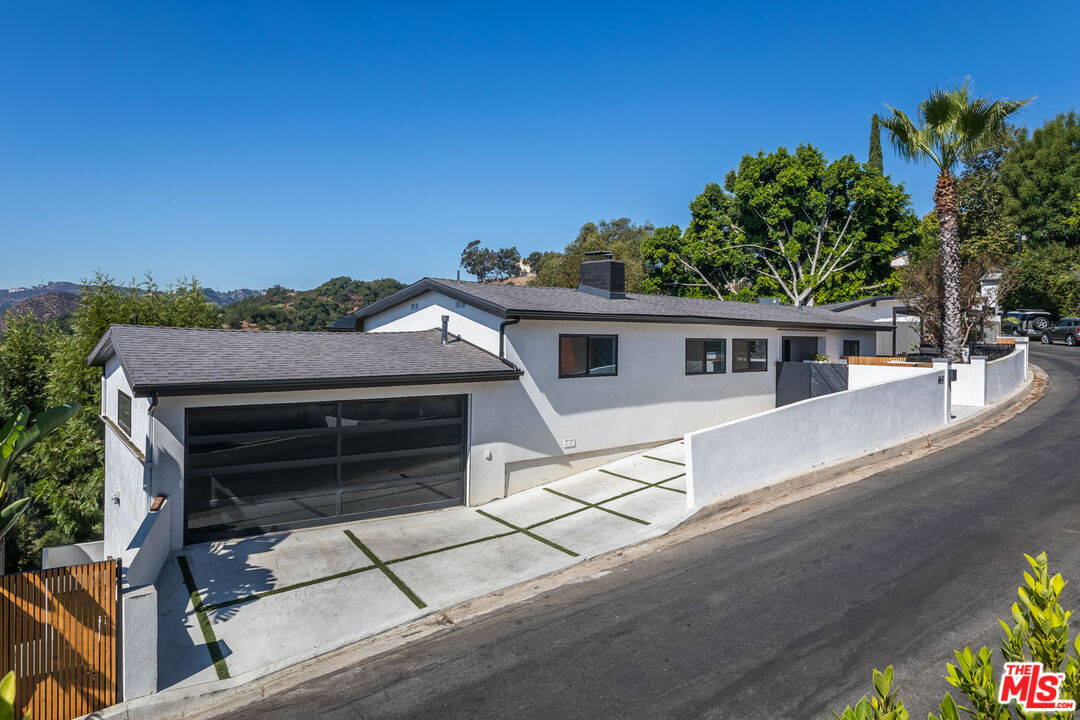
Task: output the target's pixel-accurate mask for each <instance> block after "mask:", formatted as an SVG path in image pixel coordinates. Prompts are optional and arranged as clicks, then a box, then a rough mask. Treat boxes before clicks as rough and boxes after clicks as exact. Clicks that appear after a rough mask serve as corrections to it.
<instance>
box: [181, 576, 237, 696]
mask: <svg viewBox="0 0 1080 720" xmlns="http://www.w3.org/2000/svg"><path fill="white" fill-rule="evenodd" d="M176 562H177V564H178V565H180V574H181V575H183V576H184V585H186V586H187V589H188V593H189V594H190V595H191V607H193V608H195V617H197V618H198V619H199V629H200V630H202V636H203V640H205V641H206V649H207V650H208V651H209V652H210V660H212V661H213V663H214V670H215V671H217V676H218V680H227V679H228V678H229V665H228V663H226V662H225V656H224V655H222V654H221V646H220V645H219V644H218V640H217V636H216V635H215V634H214V626H213V625H211V624H210V618H209V617H207V615H206V608H204V607H203V603H202V596H201V595H199V586H198V585H196V584H195V578H194V577H193V576H192V575H191V568H190V567H188V562H187V558H186V557H184V556H183V555H178V556H177V557H176Z"/></svg>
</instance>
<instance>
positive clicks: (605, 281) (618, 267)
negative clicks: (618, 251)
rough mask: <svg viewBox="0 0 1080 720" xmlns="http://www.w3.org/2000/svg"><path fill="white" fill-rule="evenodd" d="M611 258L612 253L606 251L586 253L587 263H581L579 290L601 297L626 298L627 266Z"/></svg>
mask: <svg viewBox="0 0 1080 720" xmlns="http://www.w3.org/2000/svg"><path fill="white" fill-rule="evenodd" d="M611 258H612V255H611V253H609V252H608V251H606V250H593V251H591V252H587V253H585V262H583V263H581V276H580V280H579V281H578V290H580V291H581V292H587V293H591V294H593V295H599V296H600V297H606V298H612V299H621V298H625V297H626V266H625V265H623V263H621V262H619V261H618V260H612V259H611Z"/></svg>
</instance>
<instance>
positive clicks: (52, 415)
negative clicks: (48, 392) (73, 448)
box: [0, 403, 79, 540]
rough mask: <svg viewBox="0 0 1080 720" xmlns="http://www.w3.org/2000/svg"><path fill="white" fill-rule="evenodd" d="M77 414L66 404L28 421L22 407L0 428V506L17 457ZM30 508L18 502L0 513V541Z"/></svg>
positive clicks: (75, 406)
mask: <svg viewBox="0 0 1080 720" xmlns="http://www.w3.org/2000/svg"><path fill="white" fill-rule="evenodd" d="M78 411H79V405H78V404H77V403H66V404H64V405H60V406H59V407H54V408H51V409H49V410H46V411H45V412H42V413H39V414H38V415H35V416H33V418H31V415H30V408H27V407H24V408H22V410H20V411H19V412H18V414H16V415H15V416H14V417H12V418H10V419H9V420H7V421H6V422H4V423H3V424H0V503H2V502H3V500H4V496H5V495H6V494H7V487H8V475H9V474H10V473H11V468H12V467H13V466H14V464H15V461H16V460H17V459H18V458H19V456H20V455H22V454H23V453H24V452H26V451H27V450H28V449H29V448H30V446H31V445H33V444H34V443H36V442H37V441H39V440H41V438H43V437H45V436H46V435H48V434H49V433H51V432H52V431H54V430H56V429H57V428H58V427H60V426H61V425H63V424H64V423H65V422H67V421H68V420H70V419H71V416H72V415H74V414H75V413H77V412H78ZM29 504H30V498H20V499H18V500H16V501H15V502H13V503H11V504H10V505H8V506H7V507H4V508H3V509H0V540H3V538H4V536H5V535H7V533H8V531H9V530H11V528H12V527H14V525H15V523H16V522H17V521H18V519H19V518H20V517H21V516H22V514H23V513H24V512H26V509H27V506H28V505H29Z"/></svg>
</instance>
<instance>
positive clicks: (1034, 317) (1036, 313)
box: [1001, 310, 1054, 337]
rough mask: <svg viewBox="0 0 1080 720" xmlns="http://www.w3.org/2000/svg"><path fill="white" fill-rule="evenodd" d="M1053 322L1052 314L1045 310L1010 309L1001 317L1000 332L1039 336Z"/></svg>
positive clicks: (1003, 333)
mask: <svg viewBox="0 0 1080 720" xmlns="http://www.w3.org/2000/svg"><path fill="white" fill-rule="evenodd" d="M1053 324H1054V316H1053V315H1052V314H1051V313H1049V312H1047V311H1046V310H1010V311H1009V312H1007V313H1005V317H1003V318H1001V334H1002V335H1026V336H1028V337H1039V336H1041V335H1042V332H1043V330H1049V329H1050V326H1051V325H1053Z"/></svg>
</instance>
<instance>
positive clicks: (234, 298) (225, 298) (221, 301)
mask: <svg viewBox="0 0 1080 720" xmlns="http://www.w3.org/2000/svg"><path fill="white" fill-rule="evenodd" d="M202 291H203V295H205V296H206V299H207V300H209V301H210V302H212V303H214V304H215V305H217V306H218V307H225V306H226V305H232V304H233V303H234V302H239V301H240V300H243V299H244V298H249V297H253V296H255V295H261V294H262V293H263V291H262V290H252V289H251V288H237V289H236V290H211V289H210V288H205V287H204V288H203V289H202Z"/></svg>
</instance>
